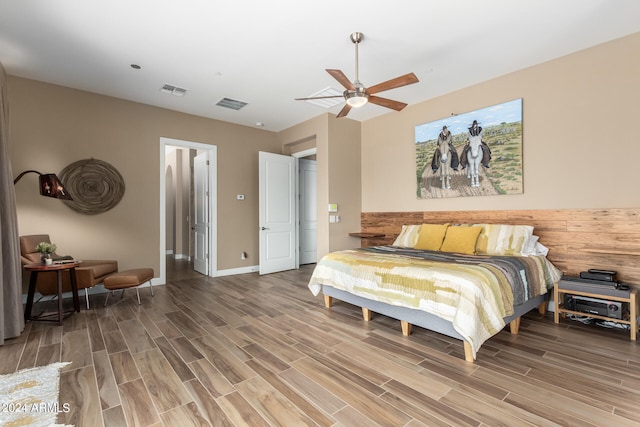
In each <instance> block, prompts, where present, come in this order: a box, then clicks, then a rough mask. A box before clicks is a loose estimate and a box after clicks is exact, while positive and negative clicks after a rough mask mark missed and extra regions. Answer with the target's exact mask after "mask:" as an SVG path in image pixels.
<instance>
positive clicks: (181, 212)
mask: <svg viewBox="0 0 640 427" xmlns="http://www.w3.org/2000/svg"><path fill="white" fill-rule="evenodd" d="M202 158H204V159H205V161H204V162H202V161H199V160H201V159H202ZM194 164H195V166H194ZM160 166H161V167H160V170H161V173H160V254H161V256H160V279H161V280H162V283H166V282H167V278H168V277H169V274H168V273H167V270H170V272H171V277H173V278H175V277H176V274H178V275H180V277H182V276H189V275H192V276H196V277H197V275H198V274H197V273H194V271H195V270H194V269H197V270H198V271H200V272H201V273H202V274H206V275H208V276H216V274H217V205H216V200H217V197H216V196H217V147H216V146H215V145H208V144H202V143H197V142H192V141H183V140H177V139H171V138H160ZM194 168H195V171H194ZM202 168H205V171H204V174H203V172H202ZM198 170H200V172H198ZM196 184H197V185H196ZM196 260H197V261H198V262H195V263H194V261H196ZM196 267H197V268H196Z"/></svg>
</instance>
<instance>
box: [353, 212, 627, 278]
mask: <svg viewBox="0 0 640 427" xmlns="http://www.w3.org/2000/svg"><path fill="white" fill-rule="evenodd" d="M445 222H449V223H461V224H471V223H493V224H528V225H533V226H534V227H535V229H534V234H535V235H537V236H540V243H542V244H543V245H545V246H546V247H548V248H549V255H548V258H549V260H550V261H551V262H553V263H554V264H555V265H556V266H557V267H558V268H559V269H560V270H562V271H563V273H564V274H566V275H572V276H577V275H579V273H580V272H581V271H585V270H588V269H589V268H600V269H607V270H615V271H617V272H618V279H619V280H621V281H623V282H627V283H631V284H634V285H640V208H620V209H558V210H553V209H552V210H546V209H541V210H502V211H436V212H363V213H362V214H361V231H362V232H372V233H384V237H378V238H363V239H362V246H372V245H382V244H391V243H393V241H394V240H395V238H396V236H397V235H398V234H399V233H400V230H401V228H402V225H403V224H422V223H433V224H442V223H445ZM639 287H640V286H639Z"/></svg>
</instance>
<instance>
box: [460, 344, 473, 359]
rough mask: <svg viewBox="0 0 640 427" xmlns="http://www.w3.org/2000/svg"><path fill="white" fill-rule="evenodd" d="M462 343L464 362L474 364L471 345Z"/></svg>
mask: <svg viewBox="0 0 640 427" xmlns="http://www.w3.org/2000/svg"><path fill="white" fill-rule="evenodd" d="M462 342H463V343H464V360H466V361H467V362H471V363H473V350H471V344H469V343H468V342H467V341H462Z"/></svg>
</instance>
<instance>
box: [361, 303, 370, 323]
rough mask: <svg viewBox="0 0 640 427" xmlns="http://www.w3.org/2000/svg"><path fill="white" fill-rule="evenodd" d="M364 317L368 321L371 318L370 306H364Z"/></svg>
mask: <svg viewBox="0 0 640 427" xmlns="http://www.w3.org/2000/svg"><path fill="white" fill-rule="evenodd" d="M362 318H363V319H364V321H365V322H368V321H369V320H371V310H369V309H368V308H365V307H362Z"/></svg>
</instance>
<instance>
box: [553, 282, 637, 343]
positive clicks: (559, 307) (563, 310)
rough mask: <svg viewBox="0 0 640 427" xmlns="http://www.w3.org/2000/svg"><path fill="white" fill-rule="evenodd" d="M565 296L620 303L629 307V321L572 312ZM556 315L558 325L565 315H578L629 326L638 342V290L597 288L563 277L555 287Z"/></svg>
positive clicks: (631, 334)
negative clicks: (565, 303) (565, 304)
mask: <svg viewBox="0 0 640 427" xmlns="http://www.w3.org/2000/svg"><path fill="white" fill-rule="evenodd" d="M564 295H578V296H583V297H587V298H596V299H601V300H604V301H619V302H622V303H626V304H628V305H629V319H628V320H626V319H617V318H613V317H609V316H605V315H599V314H594V313H585V312H582V311H575V310H571V309H569V308H567V307H565V306H564ZM553 297H554V300H555V301H554V305H555V307H554V310H555V311H554V315H553V321H554V322H555V323H558V322H559V321H560V317H565V314H567V313H570V314H577V315H580V316H589V317H593V318H595V319H600V320H606V321H611V322H617V323H622V324H624V325H629V337H630V338H631V340H632V341H636V338H637V335H638V291H637V290H636V289H633V288H631V289H625V290H622V289H616V288H614V287H613V286H611V287H606V286H597V285H592V284H589V283H585V282H583V281H579V279H575V280H571V278H567V277H563V278H562V279H561V280H560V281H559V282H557V283H556V284H555V286H554V295H553Z"/></svg>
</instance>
